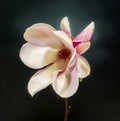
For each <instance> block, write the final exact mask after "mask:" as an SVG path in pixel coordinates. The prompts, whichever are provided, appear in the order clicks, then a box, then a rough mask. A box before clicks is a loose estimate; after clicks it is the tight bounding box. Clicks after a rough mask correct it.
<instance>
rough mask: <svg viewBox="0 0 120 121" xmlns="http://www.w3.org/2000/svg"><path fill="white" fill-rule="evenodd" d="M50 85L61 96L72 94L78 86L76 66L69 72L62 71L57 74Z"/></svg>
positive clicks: (66, 96)
mask: <svg viewBox="0 0 120 121" xmlns="http://www.w3.org/2000/svg"><path fill="white" fill-rule="evenodd" d="M52 86H53V89H54V90H55V92H56V93H57V94H58V95H59V96H61V97H63V98H68V97H71V96H72V95H74V94H75V93H76V91H77V89H78V86H79V81H78V77H77V72H76V68H74V69H73V70H71V72H69V71H68V72H63V73H61V74H60V75H58V76H57V78H56V80H55V81H54V82H53V83H52Z"/></svg>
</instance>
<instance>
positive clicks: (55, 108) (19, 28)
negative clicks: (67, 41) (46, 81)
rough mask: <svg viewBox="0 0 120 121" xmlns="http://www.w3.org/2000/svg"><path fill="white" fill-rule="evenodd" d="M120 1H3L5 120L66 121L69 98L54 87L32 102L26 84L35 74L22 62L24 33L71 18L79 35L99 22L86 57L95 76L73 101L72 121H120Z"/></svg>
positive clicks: (0, 92) (0, 116)
mask: <svg viewBox="0 0 120 121" xmlns="http://www.w3.org/2000/svg"><path fill="white" fill-rule="evenodd" d="M119 10H120V7H119V1H118V0H59V1H58V0H1V2H0V121H63V117H64V107H65V106H64V99H62V98H60V97H59V96H57V95H56V94H55V92H54V91H53V89H52V88H51V86H49V87H48V88H46V89H45V90H43V91H41V92H39V93H38V94H36V95H35V96H34V97H33V98H31V96H30V95H29V94H28V92H27V83H28V81H29V79H30V77H31V76H32V74H34V73H35V72H36V70H32V69H30V68H28V67H26V66H25V65H24V64H23V63H22V62H21V61H20V59H19V50H20V48H21V46H22V44H24V43H25V41H24V39H23V33H24V31H25V29H26V28H27V27H29V26H31V25H32V24H34V23H39V22H43V23H48V24H50V25H52V26H54V27H55V28H57V29H59V23H60V20H61V19H62V18H63V17H64V16H68V18H69V20H70V25H71V29H72V33H73V35H74V36H76V35H77V34H78V33H79V32H80V31H82V29H83V28H84V27H86V26H87V25H88V24H89V23H90V22H91V21H94V22H95V23H96V27H95V32H94V36H93V38H92V41H91V43H92V46H91V48H90V49H89V50H88V51H87V52H86V53H85V54H84V57H86V59H87V60H88V61H89V63H90V65H91V68H92V70H91V75H90V76H89V77H87V78H85V79H84V81H83V82H82V83H81V84H80V86H79V90H78V91H77V93H76V94H75V95H74V96H73V97H71V98H69V103H70V105H71V107H72V108H71V111H70V114H69V120H68V121H120V87H119V86H120V78H119V76H120V74H119V73H120V71H119V68H120V63H119V62H120V56H119V52H120V51H119V50H120V49H119V48H120V40H119V36H120V35H119V33H118V30H119V25H120V17H118V15H119V13H120V11H119Z"/></svg>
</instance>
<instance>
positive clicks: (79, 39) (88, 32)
mask: <svg viewBox="0 0 120 121" xmlns="http://www.w3.org/2000/svg"><path fill="white" fill-rule="evenodd" d="M94 27H95V23H94V22H91V23H90V24H89V25H88V26H87V27H86V28H85V29H84V30H83V31H82V32H81V33H80V34H79V35H77V36H76V37H75V39H74V40H73V42H76V43H84V42H89V41H90V39H91V37H92V35H93V32H94Z"/></svg>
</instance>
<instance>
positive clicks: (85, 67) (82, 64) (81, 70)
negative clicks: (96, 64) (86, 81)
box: [76, 56, 90, 78]
mask: <svg viewBox="0 0 120 121" xmlns="http://www.w3.org/2000/svg"><path fill="white" fill-rule="evenodd" d="M76 67H77V73H78V76H79V77H80V78H85V77H86V76H88V75H89V74H90V65H89V63H88V62H87V60H86V59H85V58H84V57H82V56H79V57H78V58H77V62H76Z"/></svg>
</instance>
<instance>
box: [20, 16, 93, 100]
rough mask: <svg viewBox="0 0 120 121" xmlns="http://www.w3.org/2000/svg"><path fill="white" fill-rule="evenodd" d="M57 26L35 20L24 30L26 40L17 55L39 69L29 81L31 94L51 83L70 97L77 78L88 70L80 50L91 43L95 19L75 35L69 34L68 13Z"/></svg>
mask: <svg viewBox="0 0 120 121" xmlns="http://www.w3.org/2000/svg"><path fill="white" fill-rule="evenodd" d="M60 28H61V30H56V29H55V28H53V27H52V26H50V25H48V24H45V23H38V24H34V25H32V26H31V27H29V28H27V29H26V31H25V33H24V38H25V40H26V43H25V44H24V45H23V46H22V48H21V50H20V58H21V60H22V61H23V63H24V64H25V65H27V66H28V67H30V68H33V69H39V70H38V71H37V72H36V73H35V74H34V75H33V76H32V77H31V79H30V80H29V83H28V91H29V93H30V94H31V95H32V96H33V95H34V94H36V93H37V92H39V91H40V90H42V89H44V88H46V87H47V86H49V85H52V87H53V89H54V90H55V92H56V93H57V94H58V95H59V96H61V97H63V98H67V97H70V96H72V95H73V94H75V92H76V91H77V89H78V86H79V80H78V78H85V77H86V76H88V75H89V74H90V66H89V64H88V62H87V60H86V59H85V58H84V57H82V56H81V54H83V53H84V52H85V51H86V50H87V49H88V48H89V47H90V39H91V37H92V34H93V31H94V22H91V23H90V24H89V25H88V26H87V27H86V28H85V29H84V30H83V31H82V32H81V33H80V34H78V35H77V36H76V37H73V36H72V34H71V30H70V26H69V21H68V18H67V17H65V18H63V19H62V20H61V24H60Z"/></svg>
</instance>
